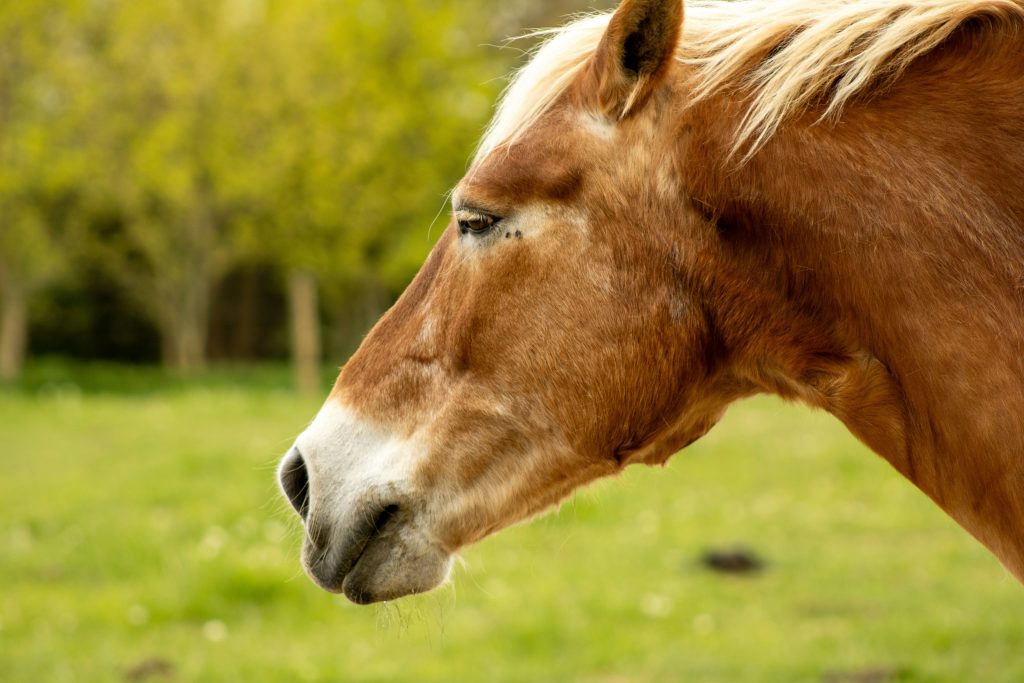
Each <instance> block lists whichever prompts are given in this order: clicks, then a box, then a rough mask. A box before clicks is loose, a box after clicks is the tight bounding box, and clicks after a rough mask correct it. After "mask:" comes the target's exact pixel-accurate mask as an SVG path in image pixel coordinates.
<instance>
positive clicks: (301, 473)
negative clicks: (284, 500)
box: [278, 448, 309, 520]
mask: <svg viewBox="0 0 1024 683" xmlns="http://www.w3.org/2000/svg"><path fill="white" fill-rule="evenodd" d="M278 478H279V479H280V481H281V489H282V490H283V491H284V494H285V495H286V496H287V497H288V502H289V503H291V504H292V507H293V508H295V511H296V512H298V513H299V516H300V517H302V519H303V520H305V519H306V516H307V515H308V514H309V473H308V472H307V471H306V461H305V460H303V459H302V454H301V453H299V449H298V448H292V450H291V451H289V453H288V455H286V456H284V461H283V462H282V463H281V470H280V474H279V475H278Z"/></svg>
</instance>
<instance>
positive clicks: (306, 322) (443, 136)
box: [231, 0, 501, 392]
mask: <svg viewBox="0 0 1024 683" xmlns="http://www.w3.org/2000/svg"><path fill="white" fill-rule="evenodd" d="M474 5H475V3H470V4H469V6H468V7H467V5H465V4H460V5H459V6H458V7H455V6H454V3H449V2H439V1H438V2H424V1H423V0H397V1H396V2H391V3H386V4H385V3H369V2H362V3H359V2H355V3H346V4H341V3H337V2H334V1H333V0H307V2H305V3H301V4H297V3H294V2H278V3H274V4H269V5H266V6H265V12H264V15H263V17H262V22H263V26H262V29H261V31H260V34H261V36H262V39H261V41H260V43H259V49H260V51H261V52H262V53H263V54H264V55H266V54H272V55H273V56H274V58H273V59H263V60H258V59H253V60H250V61H248V62H247V65H248V67H247V71H246V80H247V82H248V83H250V84H252V86H253V90H256V91H258V92H261V93H263V97H260V98H258V99H257V98H249V99H248V100H246V101H245V103H244V104H243V109H242V111H241V115H240V116H238V117H237V118H236V122H237V123H236V129H235V132H236V134H240V135H239V139H238V142H239V145H240V149H241V152H240V153H242V154H244V157H245V158H246V159H248V160H249V161H250V163H248V164H246V165H245V167H244V169H239V170H238V171H237V172H235V173H234V174H233V176H232V179H231V183H232V187H233V189H234V196H235V197H236V202H237V203H238V204H239V205H244V206H247V207H249V209H250V211H249V215H248V220H247V221H244V224H245V228H246V230H245V234H246V239H247V244H248V245H249V248H250V249H251V250H252V252H253V253H254V254H262V256H263V257H264V258H274V259H276V260H277V261H278V262H279V263H282V264H283V265H284V266H285V268H286V269H287V271H288V272H289V273H290V275H289V280H288V281H289V289H290V296H289V301H290V305H291V310H292V316H291V318H292V325H291V327H292V351H293V358H294V361H295V368H296V382H297V385H298V387H299V388H300V389H301V390H303V391H307V392H311V391H314V390H317V389H319V387H318V384H319V378H320V376H321V374H320V371H319V362H320V356H321V349H322V346H323V344H322V342H321V340H320V329H321V325H320V322H319V308H320V305H319V303H318V295H317V292H318V284H324V283H326V284H329V285H330V288H331V289H332V290H334V291H344V292H348V293H353V292H354V293H356V295H355V296H350V297H348V298H349V301H350V305H349V306H348V307H347V308H348V309H349V310H348V311H347V312H348V313H350V314H351V312H352V310H353V308H357V306H355V307H354V306H353V305H352V304H351V301H353V300H355V301H358V300H364V301H365V300H371V301H380V300H381V299H382V298H384V297H381V296H379V295H378V294H377V293H378V292H381V291H394V290H397V289H400V288H401V287H402V286H403V285H404V283H405V282H406V281H407V278H408V276H409V273H411V272H413V271H414V269H415V267H416V265H417V264H418V263H419V262H420V261H421V260H422V258H423V256H424V255H425V253H426V251H427V250H428V249H429V245H430V240H429V239H428V234H427V232H428V227H429V225H430V222H431V220H432V219H433V218H434V217H435V216H436V214H437V212H438V210H439V209H441V207H442V206H443V204H444V192H445V190H446V189H447V188H448V187H450V185H451V184H452V183H453V182H454V181H455V180H456V179H457V178H458V176H459V175H460V174H461V172H462V171H463V169H464V167H465V160H466V159H467V158H468V156H469V154H470V152H471V150H472V145H473V143H474V141H475V138H476V134H477V130H478V129H479V128H480V127H481V126H482V125H483V122H484V119H485V118H486V116H487V113H488V110H489V105H490V100H491V99H492V98H493V96H494V93H495V90H496V86H495V85H494V84H493V83H489V81H493V79H494V76H495V75H496V74H497V73H500V71H501V68H500V66H498V64H497V63H496V62H494V61H488V60H486V59H484V60H481V59H479V55H477V54H475V51H476V50H477V44H476V43H475V42H474V40H473V38H472V37H471V36H470V35H469V34H468V32H467V31H466V28H465V27H466V26H471V25H473V24H474V23H475V21H474V20H473V16H476V17H480V6H479V5H476V6H475V7H474ZM474 12H475V13H476V14H475V15H474V14H473V13H474ZM332 303H333V302H332ZM378 305H379V304H378ZM377 312H378V313H379V311H377ZM360 317H362V316H360Z"/></svg>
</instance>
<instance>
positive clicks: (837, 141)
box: [679, 43, 1024, 580]
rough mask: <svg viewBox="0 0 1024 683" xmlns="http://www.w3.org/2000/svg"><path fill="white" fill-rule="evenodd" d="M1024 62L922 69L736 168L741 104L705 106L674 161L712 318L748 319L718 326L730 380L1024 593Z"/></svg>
mask: <svg viewBox="0 0 1024 683" xmlns="http://www.w3.org/2000/svg"><path fill="white" fill-rule="evenodd" d="M950 52H954V51H950ZM1021 53H1022V51H1021V50H1020V45H1019V43H1018V44H1017V46H1016V49H1015V50H1007V51H1000V50H990V51H988V52H986V53H985V55H984V59H982V58H979V56H978V55H973V61H971V62H970V66H969V67H968V66H967V65H966V64H965V63H964V61H963V60H962V59H961V60H960V61H956V60H954V59H953V57H951V56H950V54H949V53H944V54H945V55H946V56H945V57H942V58H933V59H929V60H922V63H921V64H919V65H917V66H916V67H915V68H914V69H912V70H911V72H909V73H908V74H907V75H906V76H905V77H904V78H903V80H902V81H901V82H900V84H898V85H897V86H895V87H894V88H893V89H892V90H891V91H890V92H888V93H887V94H886V95H885V96H884V97H880V98H878V99H876V100H875V101H873V102H863V103H860V104H855V105H851V107H850V108H849V109H848V110H847V111H846V112H845V113H844V114H843V118H842V119H841V121H840V122H839V123H838V124H835V125H827V124H822V125H814V123H815V118H814V116H813V115H807V116H805V117H804V118H802V119H800V120H797V121H794V122H792V123H791V124H789V125H788V126H787V127H786V128H785V129H784V130H782V131H780V132H779V133H778V134H777V135H776V136H775V137H774V138H773V139H772V140H771V141H770V142H769V143H768V145H767V146H766V147H764V148H763V149H762V150H761V151H760V152H759V153H758V154H757V155H755V156H754V157H753V158H752V159H751V160H750V161H749V162H748V163H746V164H743V165H736V164H730V163H729V162H723V161H722V160H723V159H727V158H728V150H729V148H730V145H731V143H732V138H731V131H733V130H735V123H736V121H737V120H738V118H739V111H740V109H741V106H740V104H739V103H737V102H734V101H729V100H727V99H726V98H724V97H723V98H720V99H718V100H709V101H707V102H705V103H704V104H702V105H700V106H699V107H695V108H694V109H692V110H691V111H690V114H689V117H690V118H689V120H688V121H687V125H688V126H689V132H688V133H686V134H685V135H683V136H681V139H683V140H684V142H683V147H682V149H681V150H680V153H679V158H680V162H681V163H680V167H681V168H682V169H683V171H682V172H683V174H684V176H685V177H686V181H685V184H686V186H687V191H688V193H689V194H690V196H691V197H692V198H693V199H694V200H695V204H696V205H698V206H699V207H700V208H701V209H702V210H703V211H704V212H706V213H707V214H709V216H710V217H711V218H712V219H713V220H715V221H716V223H717V227H718V235H719V240H718V242H717V244H716V245H715V247H714V249H715V250H716V253H715V255H714V257H715V259H716V263H717V267H718V272H719V277H718V281H717V282H718V284H717V287H718V288H719V289H718V291H717V292H716V293H714V295H715V296H718V297H719V299H720V301H721V302H723V303H722V304H720V306H719V308H721V307H724V306H734V307H735V306H737V305H739V306H743V305H744V302H746V310H744V311H740V312H737V311H735V310H733V311H728V312H724V311H722V315H721V316H720V319H721V323H720V324H721V325H722V326H724V327H725V328H728V329H723V330H721V334H722V335H723V338H724V339H725V340H726V342H727V343H728V344H730V345H731V347H732V348H733V349H734V350H735V354H734V356H735V361H734V366H735V367H734V372H735V373H736V374H737V375H738V376H740V377H741V378H742V379H743V380H744V381H747V382H749V383H750V384H751V385H753V386H754V387H756V388H757V389H760V390H764V391H770V392H774V393H778V394H782V395H784V396H788V397H794V398H799V399H802V400H804V401H806V402H808V403H811V404H813V405H817V406H819V407H823V408H825V409H826V410H829V411H830V412H832V413H833V414H835V415H836V416H837V417H838V418H839V419H841V420H842V421H843V422H844V423H845V424H846V425H847V426H848V427H849V428H850V429H851V431H852V432H853V433H854V434H856V435H857V436H858V437H859V438H861V439H862V440H863V441H865V442H866V443H867V444H868V445H869V446H870V447H871V448H872V449H874V450H875V451H877V452H878V453H880V454H881V455H882V456H884V457H885V458H886V459H887V460H889V462H890V463H892V465H893V466H895V467H896V468H897V469H898V470H899V471H900V472H902V473H903V474H904V475H905V476H907V477H908V478H909V479H911V480H912V481H913V482H914V483H915V484H916V485H917V486H919V487H920V488H921V489H922V490H923V491H924V492H925V493H927V494H928V495H929V496H930V497H932V498H933V499H934V500H935V501H936V502H937V503H939V505H941V506H942V507H943V508H944V509H946V510H947V511H948V512H949V513H950V514H951V515H952V516H953V517H954V518H955V519H956V520H957V521H959V522H960V523H961V524H962V525H963V526H964V527H966V528H967V529H968V530H969V531H970V532H971V533H973V534H974V535H975V536H977V537H978V538H979V539H980V540H981V541H982V542H983V543H985V544H986V545H988V546H989V547H990V548H991V549H992V550H993V551H994V552H995V554H996V555H997V556H999V557H1000V559H1002V561H1003V562H1004V564H1006V565H1007V566H1008V567H1009V568H1010V569H1011V571H1013V572H1014V573H1015V574H1016V575H1017V576H1018V577H1019V578H1020V579H1021V580H1024V493H1022V492H1024V455H1022V454H1024V381H1022V378H1024V295H1022V293H1024V107H1022V106H1021V105H1022V104H1024V100H1022V99H1021V93H1022V92H1024V78H1022V77H1021V76H1019V75H1018V74H1022V73H1024V57H1021V56H1018V55H1020V54H1021ZM724 302H729V303H724ZM712 305H713V306H714V304H712Z"/></svg>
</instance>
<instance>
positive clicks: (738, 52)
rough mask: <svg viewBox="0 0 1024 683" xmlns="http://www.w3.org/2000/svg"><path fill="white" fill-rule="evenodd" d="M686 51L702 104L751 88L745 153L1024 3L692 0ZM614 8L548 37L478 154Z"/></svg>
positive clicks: (544, 101)
mask: <svg viewBox="0 0 1024 683" xmlns="http://www.w3.org/2000/svg"><path fill="white" fill-rule="evenodd" d="M685 14H686V16H685V18H684V20H683V34H682V39H681V40H680V45H679V49H678V52H677V58H678V60H679V61H680V62H682V63H684V64H687V65H689V66H690V67H691V74H690V77H689V81H688V85H689V87H690V88H691V90H690V91H689V93H688V94H687V98H688V102H689V103H690V104H693V103H696V102H700V101H701V100H703V99H706V98H707V97H709V96H711V95H714V94H716V93H719V92H722V91H724V90H727V89H739V90H744V91H746V92H748V93H749V94H750V106H749V109H748V110H747V112H746V114H745V116H744V118H743V120H742V122H741V124H740V126H739V129H738V131H737V136H736V140H735V146H734V151H736V150H739V149H740V148H741V147H744V146H746V155H748V156H749V155H750V154H753V153H754V152H755V151H756V150H757V149H759V148H760V147H761V146H762V145H763V144H764V143H765V142H766V141H767V140H768V139H769V138H770V137H771V136H772V135H773V134H774V133H775V131H776V130H777V129H778V127H779V125H780V124H782V123H783V122H784V121H786V120H787V119H788V118H790V117H791V116H793V115H795V114H797V113H799V112H801V111H803V110H805V109H806V108H807V107H808V106H809V105H811V104H812V103H821V102H824V103H825V104H824V111H823V114H822V117H823V118H824V117H829V116H836V115H838V114H839V112H840V111H841V110H842V108H843V106H844V105H845V104H846V103H848V102H849V101H850V99H851V98H853V97H854V96H856V95H858V94H859V93H863V92H865V91H866V90H868V89H869V88H871V87H873V86H877V85H878V84H879V83H887V82H891V81H892V80H893V79H895V78H897V77H898V76H899V75H900V74H901V73H903V71H904V70H905V69H906V68H907V67H908V66H909V65H910V64H911V62H913V61H914V60H915V59H916V58H918V57H920V56H921V55H922V54H924V53H926V52H928V51H929V50H931V49H933V48H935V47H936V46H938V45H939V44H940V43H942V42H943V41H944V40H945V39H946V38H948V37H949V36H950V35H951V34H952V33H953V32H954V31H955V30H956V29H957V27H959V26H961V25H962V24H963V23H964V22H965V21H967V20H968V19H972V18H984V19H986V20H988V21H990V22H992V23H994V24H1004V25H1010V24H1015V25H1016V26H1018V27H1019V26H1021V25H1022V24H1021V21H1022V20H1024V0H733V1H732V2H729V1H724V0H698V1H697V2H687V3H686V12H685ZM610 18H611V15H610V14H598V15H590V16H584V17H582V18H580V19H577V20H576V21H573V22H571V23H570V24H568V25H566V26H564V27H562V28H559V29H552V30H549V31H541V32H538V33H535V34H532V35H534V36H545V37H546V38H547V39H546V40H545V41H544V42H543V43H542V44H541V46H540V47H539V48H538V49H537V50H536V52H535V53H534V56H533V58H532V59H531V60H530V61H529V62H528V63H527V64H526V66H524V67H523V68H522V69H520V70H519V71H518V72H517V73H516V74H515V76H514V78H513V80H512V82H511V84H510V85H509V87H508V88H507V90H506V91H505V93H504V95H503V96H502V99H501V102H500V104H499V105H498V109H497V112H496V114H495V116H494V119H493V120H492V121H491V124H490V126H489V127H488V129H487V131H486V133H485V135H484V137H483V140H482V142H481V144H480V148H479V150H478V152H477V159H480V158H482V157H483V156H484V155H486V154H487V153H488V152H490V151H491V150H493V149H494V148H496V147H498V146H499V145H501V144H503V143H506V142H511V141H514V140H516V139H517V138H518V137H519V136H521V135H522V134H523V133H524V132H525V131H526V130H527V129H529V128H530V127H531V126H532V125H533V124H534V123H535V122H536V121H537V119H539V118H540V117H541V116H542V115H543V114H544V113H545V112H546V111H547V110H548V109H549V108H550V107H551V106H552V105H553V104H554V102H555V101H556V100H557V99H558V97H559V96H560V95H562V93H564V92H565V90H566V89H567V88H568V87H569V85H570V84H571V83H572V82H573V80H574V79H575V78H576V77H577V76H578V75H579V74H580V72H581V71H582V70H583V68H584V67H585V66H586V64H587V62H588V60H589V58H590V56H591V55H592V54H593V53H594V51H595V50H596V49H597V46H598V43H599V42H600V41H601V37H602V35H603V34H604V31H605V28H606V27H607V25H608V21H609V19H610Z"/></svg>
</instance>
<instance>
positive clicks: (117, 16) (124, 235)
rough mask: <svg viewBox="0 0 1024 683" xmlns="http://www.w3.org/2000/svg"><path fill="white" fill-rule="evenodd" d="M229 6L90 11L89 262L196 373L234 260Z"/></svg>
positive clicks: (156, 1)
mask: <svg viewBox="0 0 1024 683" xmlns="http://www.w3.org/2000/svg"><path fill="white" fill-rule="evenodd" d="M227 5H228V3H225V2H200V1H198V0H188V1H181V0H150V1H149V2H145V3H133V2H112V3H107V4H102V5H96V7H95V9H96V11H97V12H98V13H99V14H100V15H101V16H102V21H101V22H97V24H96V25H97V26H100V27H101V29H100V30H101V31H102V36H101V39H100V40H99V41H98V43H97V45H98V49H97V54H96V59H95V62H94V78H93V86H94V87H95V88H97V90H98V91H99V92H100V93H101V97H100V99H99V107H100V109H99V111H98V112H97V113H98V114H101V115H102V116H103V120H102V122H101V123H99V125H98V126H97V128H96V130H95V131H94V135H93V136H92V139H91V142H92V144H93V148H92V149H93V152H94V156H93V159H94V163H95V164H96V166H97V167H98V168H102V169H103V173H102V174H100V176H99V177H97V178H96V179H95V180H94V181H93V182H92V183H91V189H92V191H93V196H94V198H95V199H96V203H97V204H98V205H99V208H98V209H97V210H98V212H100V213H101V214H102V213H106V212H109V213H111V214H113V215H114V216H116V220H115V221H113V222H112V223H113V225H114V226H115V227H114V229H111V227H110V226H111V223H107V224H106V225H103V226H102V228H103V229H96V228H97V226H94V229H93V230H91V231H90V238H91V239H90V241H89V249H90V252H91V254H92V255H93V258H95V259H97V260H98V261H99V262H100V263H102V264H103V266H104V267H105V269H106V270H107V272H108V273H109V274H111V275H112V276H113V277H114V278H116V279H117V280H118V281H120V282H121V283H122V285H123V286H124V287H125V289H126V291H128V292H130V293H131V294H132V295H133V296H134V298H135V300H136V302H137V304H138V305H139V306H140V308H141V309H142V310H143V311H144V312H146V313H147V314H148V315H149V316H150V317H151V319H152V320H153V322H154V323H155V324H156V326H157V328H158V329H159V330H160V333H161V338H162V356H163V359H164V363H165V365H166V366H167V367H169V368H172V369H174V370H176V371H179V372H183V373H187V372H191V371H194V370H196V369H198V368H200V367H202V366H203V365H204V363H205V359H206V336H207V325H208V322H209V320H208V318H209V311H210V300H211V292H212V290H213V287H214V285H215V284H216V282H217V279H218V278H219V277H220V276H221V275H222V274H223V273H224V272H225V271H226V269H227V268H228V267H229V265H230V264H231V263H232V262H233V260H234V258H235V257H236V255H237V248H236V244H235V240H234V239H233V231H232V226H231V214H232V207H231V206H230V205H229V204H228V203H226V202H225V200H224V193H223V192H222V191H221V187H220V185H221V178H222V176H223V174H224V173H225V172H226V171H227V169H230V168H231V167H232V166H234V165H238V164H240V163H244V162H243V160H242V159H240V158H231V157H230V156H229V149H228V148H227V147H226V146H225V144H223V142H222V140H223V139H224V138H225V136H227V137H230V133H231V128H232V126H233V125H234V116H235V113H234V111H233V108H232V104H233V98H235V99H237V98H238V97H240V96H242V93H241V92H240V89H239V84H238V73H237V69H235V67H237V61H233V57H234V56H235V54H236V53H237V50H236V49H235V43H236V42H237V41H238V40H240V39H244V38H245V36H241V35H239V34H238V32H236V31H234V30H233V28H234V27H233V26H232V23H231V21H230V16H229V13H228V12H226V11H225V8H226V7H227Z"/></svg>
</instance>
